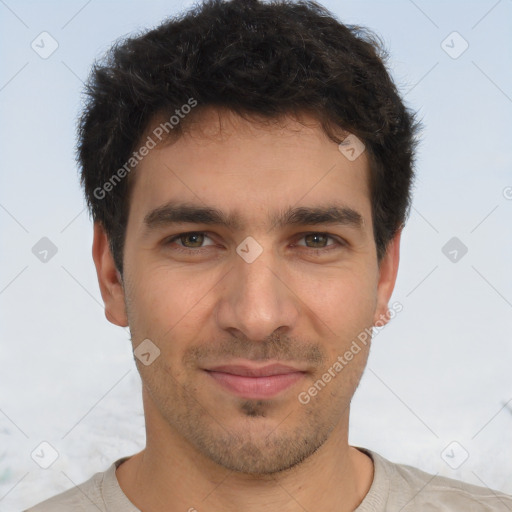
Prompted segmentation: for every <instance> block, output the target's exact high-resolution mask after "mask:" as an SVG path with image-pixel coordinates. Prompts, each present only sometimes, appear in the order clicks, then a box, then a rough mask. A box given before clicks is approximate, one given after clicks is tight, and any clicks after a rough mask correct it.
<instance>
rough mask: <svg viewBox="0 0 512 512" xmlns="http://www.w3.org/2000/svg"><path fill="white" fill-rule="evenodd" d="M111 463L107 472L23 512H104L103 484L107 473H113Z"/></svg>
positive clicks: (113, 468) (98, 474)
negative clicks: (99, 511) (71, 511)
mask: <svg viewBox="0 0 512 512" xmlns="http://www.w3.org/2000/svg"><path fill="white" fill-rule="evenodd" d="M115 464H116V463H113V464H112V466H110V467H109V468H108V469H107V471H104V472H98V473H96V474H94V475H93V476H92V477H91V478H90V479H89V480H87V481H86V482H83V483H82V484H80V485H77V486H74V487H72V488H71V489H68V490H67V491H65V492H63V493H61V494H58V495H56V496H53V497H52V498H50V499H48V500H45V501H43V502H42V503H39V504H37V505H35V506H33V507H31V508H29V509H27V510H26V511H25V512H69V511H70V510H73V511H74V512H75V511H76V512H89V511H94V512H98V510H101V511H102V512H105V511H106V508H105V503H104V501H103V497H102V489H103V482H104V480H105V476H106V475H107V473H109V472H112V471H114V472H115Z"/></svg>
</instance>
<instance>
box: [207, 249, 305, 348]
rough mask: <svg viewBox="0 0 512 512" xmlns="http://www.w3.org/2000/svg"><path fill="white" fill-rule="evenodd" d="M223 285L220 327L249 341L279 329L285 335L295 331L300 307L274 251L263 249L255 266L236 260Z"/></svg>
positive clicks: (218, 318) (218, 307) (220, 302)
mask: <svg viewBox="0 0 512 512" xmlns="http://www.w3.org/2000/svg"><path fill="white" fill-rule="evenodd" d="M288 281H290V279H289V278H288ZM221 286H222V289H221V291H220V293H221V296H220V300H219V303H218V306H217V321H218V323H219V328H221V329H224V330H227V331H230V332H231V334H235V335H236V334H238V333H242V335H243V336H245V337H246V338H247V339H250V340H264V339H265V338H268V337H269V336H271V335H272V334H273V333H274V332H276V331H278V330H279V331H281V332H282V333H286V332H289V331H291V330H293V329H294V327H295V325H296V323H297V321H298V318H299V314H300V306H301V304H300V301H299V299H298V297H297V294H296V292H295V293H294V291H293V284H292V283H291V282H287V273H286V271H285V269H284V268H282V266H281V265H280V262H278V261H276V258H275V257H274V255H273V253H272V251H271V250H267V249H264V250H263V252H262V253H261V254H260V256H258V258H256V260H254V261H253V262H252V263H248V262H247V261H245V260H244V259H243V258H241V257H237V258H235V262H234V266H233V268H232V270H231V271H230V272H229V273H228V275H227V276H226V279H224V280H223V281H222V285H221ZM234 331H237V332H234Z"/></svg>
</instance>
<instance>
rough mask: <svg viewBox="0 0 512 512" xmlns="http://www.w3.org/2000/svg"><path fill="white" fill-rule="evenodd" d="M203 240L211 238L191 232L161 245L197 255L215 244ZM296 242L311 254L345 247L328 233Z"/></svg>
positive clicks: (303, 237) (181, 234)
mask: <svg viewBox="0 0 512 512" xmlns="http://www.w3.org/2000/svg"><path fill="white" fill-rule="evenodd" d="M205 239H209V240H211V238H210V237H209V236H208V235H207V234H206V233H204V232H202V231H191V232H188V233H180V234H178V235H174V236H172V237H170V238H167V239H165V240H164V241H163V245H164V246H169V245H173V244H175V247H173V248H172V249H173V250H174V251H177V252H180V253H188V254H198V253H201V252H203V250H206V248H207V247H208V246H214V245H215V243H211V244H207V245H206V246H204V245H203V243H204V241H205ZM329 239H330V240H332V241H334V243H331V244H328V243H327V242H328V240H329ZM297 240H305V241H306V245H304V244H297V243H295V245H296V246H300V247H305V248H306V249H311V250H312V251H313V253H322V252H327V251H331V250H335V249H337V248H339V247H343V246H345V245H346V243H345V242H344V241H343V240H341V239H339V238H338V237H334V236H332V235H329V234H328V233H318V232H310V233H303V234H301V236H300V238H298V239H297ZM308 243H312V244H313V247H310V246H308V245H307V244H308ZM315 245H316V247H315Z"/></svg>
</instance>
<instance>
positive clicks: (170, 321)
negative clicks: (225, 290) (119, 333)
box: [129, 265, 219, 343]
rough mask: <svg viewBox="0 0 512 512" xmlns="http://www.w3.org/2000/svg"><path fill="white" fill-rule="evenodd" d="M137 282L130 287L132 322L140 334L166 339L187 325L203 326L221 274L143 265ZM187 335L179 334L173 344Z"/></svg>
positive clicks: (132, 325)
mask: <svg viewBox="0 0 512 512" xmlns="http://www.w3.org/2000/svg"><path fill="white" fill-rule="evenodd" d="M141 268H144V272H142V273H140V274H139V276H138V278H137V280H136V283H137V284H136V285H134V286H132V287H131V289H130V312H129V315H130V325H131V327H132V329H133V328H135V329H136V330H137V331H138V333H137V334H139V336H143V337H148V338H150V339H151V337H152V336H153V337H154V338H155V339H157V340H161V341H162V342H163V341H164V340H166V339H168V338H169V337H173V336H174V335H175V333H176V332H183V330H184V328H185V327H186V326H190V325H194V324H195V325H201V322H202V321H203V320H204V319H203V320H201V315H203V314H205V312H204V308H205V306H206V304H207V303H208V300H205V299H206V298H207V296H208V293H209V292H210V293H212V292H213V290H212V287H214V286H215V283H216V282H217V281H218V280H219V277H216V275H217V273H213V272H208V273H205V274H204V275H203V274H200V273H196V274H195V275H193V276H192V275H190V272H187V271H186V270H185V269H183V268H181V269H180V268H173V269H172V271H171V270H169V268H168V267H165V266H150V265H144V266H143V265H141ZM182 338H183V336H175V341H173V343H177V342H179V340H180V339H182Z"/></svg>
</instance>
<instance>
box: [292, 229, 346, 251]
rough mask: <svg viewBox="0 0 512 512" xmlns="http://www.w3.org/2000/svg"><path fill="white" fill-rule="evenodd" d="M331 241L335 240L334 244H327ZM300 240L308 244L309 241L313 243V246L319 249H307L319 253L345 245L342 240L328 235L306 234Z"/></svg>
mask: <svg viewBox="0 0 512 512" xmlns="http://www.w3.org/2000/svg"><path fill="white" fill-rule="evenodd" d="M329 239H331V240H333V241H334V243H333V244H327V241H328V240H329ZM299 240H306V243H307V242H308V241H309V242H312V243H313V245H317V247H308V246H307V245H306V247H307V248H308V249H313V250H315V251H317V252H321V251H330V250H332V249H334V248H336V246H338V247H339V246H343V245H345V243H344V242H342V241H341V240H340V239H338V238H337V237H334V236H331V235H329V234H328V233H316V232H313V233H304V234H302V236H301V238H299ZM297 245H302V244H297ZM318 246H319V247H318ZM327 247H330V249H328V248H327Z"/></svg>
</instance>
